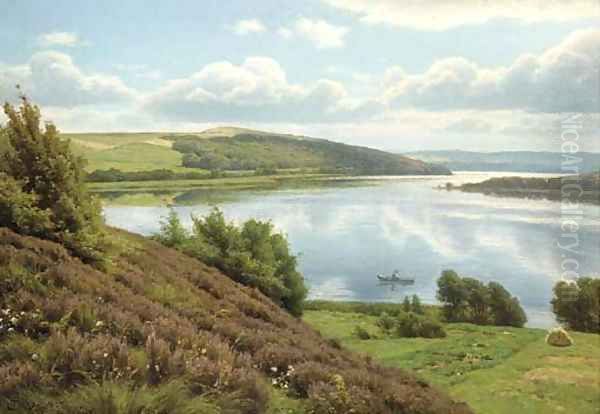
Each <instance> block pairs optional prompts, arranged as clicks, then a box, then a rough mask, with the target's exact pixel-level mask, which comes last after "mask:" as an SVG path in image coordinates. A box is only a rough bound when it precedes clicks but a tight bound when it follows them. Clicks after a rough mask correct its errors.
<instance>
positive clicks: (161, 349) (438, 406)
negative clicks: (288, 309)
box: [0, 229, 470, 414]
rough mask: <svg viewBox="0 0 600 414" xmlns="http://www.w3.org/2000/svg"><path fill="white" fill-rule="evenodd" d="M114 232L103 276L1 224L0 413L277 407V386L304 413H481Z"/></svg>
mask: <svg viewBox="0 0 600 414" xmlns="http://www.w3.org/2000/svg"><path fill="white" fill-rule="evenodd" d="M113 233H114V234H113V236H114V237H118V238H119V239H121V240H122V244H123V245H124V248H123V250H122V251H123V253H121V254H120V256H119V257H117V258H115V259H114V260H113V263H112V264H111V265H110V266H109V270H108V271H106V272H101V271H98V270H96V269H94V268H92V267H90V266H88V265H85V264H83V263H81V262H80V261H79V260H78V259H75V258H73V257H71V256H70V255H69V254H68V253H67V251H66V250H65V249H64V248H63V247H61V246H60V245H58V244H55V243H52V242H48V241H43V240H40V239H36V238H32V237H23V236H20V235H17V234H16V233H14V232H12V231H10V230H7V229H0V294H1V295H0V307H1V309H2V313H3V314H2V315H1V316H0V317H2V322H0V326H1V327H0V412H2V413H4V412H28V413H64V412H80V413H92V412H100V411H98V410H99V409H100V408H98V407H104V408H103V409H104V410H105V411H101V412H107V413H113V412H114V413H121V412H123V413H125V412H126V413H138V412H139V413H144V412H152V413H179V412H186V413H213V412H214V413H219V412H220V413H232V414H233V413H262V412H276V411H269V410H273V407H272V406H271V408H269V404H270V402H269V401H270V399H271V395H273V393H274V392H275V390H277V394H276V395H282V394H284V395H286V397H285V399H290V398H292V397H293V398H298V399H300V403H299V404H298V405H297V407H299V408H295V409H296V411H295V412H297V413H303V412H307V413H308V412H314V413H318V414H320V413H332V412H333V413H348V412H351V411H350V410H351V409H353V410H354V411H353V412H355V413H372V414H376V413H440V414H441V413H444V414H447V413H449V414H452V413H469V412H470V410H469V409H468V408H467V407H466V406H465V405H463V404H460V403H455V402H452V401H451V400H450V399H449V398H448V397H446V396H445V395H443V394H441V393H440V392H438V391H437V390H435V389H432V388H431V387H430V386H428V385H427V384H425V383H423V382H422V381H419V380H416V379H415V378H413V377H412V376H411V375H409V374H407V373H406V372H404V371H401V370H398V369H393V368H383V367H380V366H378V365H376V364H374V363H373V362H371V360H370V359H366V358H363V357H360V356H357V355H355V354H352V353H350V352H348V351H345V350H343V349H340V346H339V345H338V343H337V342H335V341H327V340H325V339H324V338H322V337H321V336H320V335H319V334H318V333H316V332H315V331H314V330H312V329H311V328H309V327H308V326H307V325H305V324H304V323H303V322H302V321H300V320H297V319H294V318H292V317H291V316H289V315H288V314H287V313H285V312H284V311H283V310H281V309H280V308H279V307H277V306H276V305H274V304H273V303H272V302H270V301H269V300H268V299H267V298H266V297H264V296H263V295H262V294H260V293H259V292H258V291H256V290H253V289H249V288H246V287H242V286H240V285H238V284H236V283H234V282H233V281H231V280H230V279H229V278H227V277H226V276H224V275H222V274H221V273H219V271H217V270H215V269H214V268H210V267H208V266H206V265H204V264H202V263H201V262H199V261H197V260H195V259H192V258H190V257H187V256H185V255H183V254H181V253H179V252H177V251H175V250H171V249H168V248H165V247H162V246H161V245H159V244H158V243H155V242H152V241H149V240H147V239H144V238H142V237H138V236H134V235H131V234H128V233H123V232H117V231H113ZM278 400H280V398H279V399H278ZM144 404H145V405H144ZM295 406H296V405H295ZM106 407H109V408H110V407H112V408H110V409H108V408H106ZM123 407H125V408H123ZM132 407H133V408H132ZM136 407H137V408H138V410H137V411H136ZM139 407H142V408H143V407H146V408H145V409H146V411H143V410H141V409H139ZM147 407H151V408H150V409H148V408H147ZM157 407H158V408H157ZM113 408H114V409H113ZM151 410H153V411H151ZM286 412H287V411H286Z"/></svg>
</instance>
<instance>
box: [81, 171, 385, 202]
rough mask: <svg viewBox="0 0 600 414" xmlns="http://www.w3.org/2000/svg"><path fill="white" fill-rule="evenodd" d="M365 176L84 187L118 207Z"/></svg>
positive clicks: (349, 183) (214, 198) (215, 198)
mask: <svg viewBox="0 0 600 414" xmlns="http://www.w3.org/2000/svg"><path fill="white" fill-rule="evenodd" d="M376 183H377V181H376V180H372V179H369V178H364V179H361V178H357V177H345V176H339V175H327V174H300V173H298V174H282V175H272V176H254V175H252V176H242V177H227V178H213V179H209V178H207V179H200V180H174V181H121V182H112V183H88V189H89V190H90V191H91V192H92V193H94V194H96V195H98V196H99V197H100V198H101V199H102V201H103V202H104V203H105V204H109V205H119V206H156V205H166V204H179V205H190V204H195V203H196V204H197V203H205V204H215V203H220V202H224V201H230V200H234V199H238V198H240V196H241V194H242V193H241V191H243V190H253V191H259V190H260V191H262V190H264V191H271V190H278V189H300V188H301V189H307V190H308V189H318V188H325V187H328V186H336V187H341V186H344V187H353V186H364V185H375V184H376Z"/></svg>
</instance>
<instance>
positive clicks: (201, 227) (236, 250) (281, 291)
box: [154, 208, 307, 316]
mask: <svg viewBox="0 0 600 414" xmlns="http://www.w3.org/2000/svg"><path fill="white" fill-rule="evenodd" d="M192 221H193V226H192V232H191V234H188V232H187V231H186V230H185V229H184V228H183V226H182V225H181V222H180V220H179V217H178V216H177V214H176V213H175V212H174V211H171V212H170V213H169V216H168V217H167V218H166V219H164V220H163V221H162V223H161V230H160V232H159V233H158V234H156V235H155V236H154V238H155V240H158V241H160V242H161V243H163V244H165V245H167V246H169V247H175V248H177V249H179V250H181V251H183V252H185V253H186V254H188V255H190V256H193V257H196V258H198V259H200V260H202V261H203V262H205V263H207V264H209V265H212V266H215V267H217V268H219V269H221V270H222V271H223V272H224V273H225V274H227V275H228V276H229V277H231V278H232V279H234V280H235V281H237V282H239V283H242V284H244V285H247V286H252V287H256V288H257V289H259V290H260V291H261V292H262V293H264V294H265V295H266V296H268V297H269V298H271V299H272V300H273V301H275V302H276V303H278V304H279V305H281V306H282V307H283V308H285V309H287V310H288V311H289V312H290V313H291V314H292V315H295V316H300V315H301V314H302V311H303V303H304V299H305V298H306V294H307V289H306V287H305V285H304V278H303V277H302V275H301V274H300V273H299V272H298V270H297V259H296V257H295V256H294V255H292V254H291V252H290V249H289V244H288V241H287V238H286V237H285V235H282V234H279V233H276V232H275V231H274V227H273V224H272V223H270V222H263V221H258V220H254V219H251V220H248V221H246V222H245V223H244V224H242V225H241V226H236V225H235V224H234V223H230V222H227V221H226V220H225V216H224V215H223V212H221V211H220V210H219V209H218V208H215V209H213V211H212V212H211V213H209V214H208V215H206V216H204V217H192Z"/></svg>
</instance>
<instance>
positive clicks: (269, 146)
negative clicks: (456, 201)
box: [165, 129, 450, 175]
mask: <svg viewBox="0 0 600 414" xmlns="http://www.w3.org/2000/svg"><path fill="white" fill-rule="evenodd" d="M229 132H230V133H229V134H228V135H219V134H218V133H216V132H215V131H214V130H209V131H205V132H204V133H203V134H200V136H198V135H188V136H185V135H184V136H173V137H170V136H167V137H165V139H169V140H172V141H173V149H174V150H176V151H179V152H181V153H183V154H184V156H183V165H184V166H186V167H192V168H203V169H208V170H213V169H220V170H254V169H257V168H276V169H295V168H298V169H299V168H309V169H319V170H322V171H338V172H346V173H351V174H359V175H408V174H415V175H417V174H418V175H429V174H450V171H449V170H448V169H446V168H444V167H441V166H438V165H435V164H430V163H425V162H422V161H418V160H413V159H411V158H408V157H405V156H402V155H397V154H391V153H388V152H384V151H380V150H376V149H372V148H367V147H359V146H354V145H347V144H343V143H339V142H334V141H329V140H325V139H317V138H310V137H303V136H295V135H284V134H274V133H268V132H259V131H241V132H240V131H238V130H235V129H233V130H232V129H230V130H229Z"/></svg>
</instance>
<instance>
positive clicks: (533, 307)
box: [104, 172, 600, 327]
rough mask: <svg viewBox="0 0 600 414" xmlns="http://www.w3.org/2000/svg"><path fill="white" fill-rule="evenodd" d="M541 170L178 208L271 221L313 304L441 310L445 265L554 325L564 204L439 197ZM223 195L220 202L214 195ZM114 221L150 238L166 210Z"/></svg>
mask: <svg viewBox="0 0 600 414" xmlns="http://www.w3.org/2000/svg"><path fill="white" fill-rule="evenodd" d="M507 175H520V176H543V175H542V174H522V173H521V174H511V173H472V172H469V173H456V174H455V175H454V176H452V177H432V176H428V177H385V178H380V179H376V180H374V181H373V182H360V181H357V182H356V185H348V183H347V182H345V183H343V184H342V183H340V184H339V185H337V184H336V183H330V184H329V185H327V186H324V187H318V188H308V189H306V188H287V189H286V188H282V189H278V190H268V191H266V190H252V191H235V192H233V191H227V190H224V191H217V192H215V191H214V190H213V191H210V192H207V191H201V190H197V191H193V192H190V193H185V194H181V195H179V196H178V197H177V198H176V200H177V204H176V205H175V207H174V208H175V210H176V211H177V213H178V214H179V215H180V216H181V218H182V221H183V222H184V223H185V224H186V225H188V226H189V225H191V220H190V214H199V215H201V214H203V213H206V212H207V211H208V210H209V209H210V206H211V204H218V205H219V206H220V207H221V208H222V210H223V211H224V212H225V214H226V216H227V217H228V218H231V219H233V220H235V221H238V222H239V221H243V220H246V219H248V218H252V217H254V218H260V219H270V220H272V222H273V223H274V224H275V226H276V227H277V228H278V229H279V230H280V231H282V232H284V233H286V234H287V235H288V237H289V241H290V243H291V247H292V250H293V251H294V252H295V253H297V254H299V255H300V260H299V264H300V269H301V271H302V273H303V274H304V276H305V278H306V280H307V282H308V285H309V287H310V298H313V299H332V300H365V301H395V302H397V301H401V300H402V299H403V298H404V296H405V295H412V294H417V295H419V296H420V297H421V299H422V300H423V302H425V303H435V292H436V279H437V278H438V277H439V275H440V273H441V271H442V270H444V269H454V270H456V271H457V272H458V273H459V274H461V275H463V276H471V277H475V278H477V279H480V280H482V281H489V280H496V281H499V282H501V283H502V284H503V285H504V286H505V287H506V288H507V289H509V290H510V291H511V292H512V293H513V294H514V295H516V296H518V297H519V298H520V300H521V303H522V305H523V306H524V308H525V310H526V312H527V316H528V318H529V323H528V326H533V327H548V326H551V325H553V324H555V322H554V318H553V315H552V313H551V311H550V306H549V301H550V299H551V297H552V286H553V285H554V283H555V282H556V281H557V280H559V279H560V275H561V273H562V270H561V262H562V254H563V251H562V250H561V249H560V248H559V247H558V245H557V242H558V240H559V237H560V236H561V234H562V230H561V222H562V218H561V204H560V203H559V202H554V201H545V200H525V199H516V198H498V197H492V196H487V195H483V194H468V193H462V192H459V191H445V190H440V189H437V187H438V186H441V185H444V184H445V183H446V182H452V183H453V184H455V185H460V184H461V183H464V182H479V181H483V180H484V179H487V178H490V177H492V176H507ZM215 194H218V197H215ZM581 210H582V212H583V214H582V217H581V218H580V219H579V226H580V227H579V231H578V236H579V246H578V251H579V252H580V254H579V256H578V259H577V260H578V262H579V266H580V268H579V271H580V274H581V275H593V274H596V275H597V274H598V271H599V269H600V255H599V254H598V248H599V245H600V226H599V224H600V219H599V214H598V207H597V206H592V205H583V206H581ZM104 211H105V217H106V220H107V222H108V224H110V225H113V226H116V227H120V228H123V229H126V230H129V231H132V232H137V233H141V234H145V235H149V234H152V233H154V232H156V231H157V230H158V228H159V220H160V217H161V216H164V215H166V214H167V212H168V209H167V207H165V206H155V207H152V206H150V207H148V206H140V207H137V206H130V205H128V206H114V205H107V206H106V207H105V210H104ZM394 269H399V270H400V271H401V273H403V274H405V275H408V276H412V277H414V278H415V279H416V281H415V284H414V285H412V286H398V285H396V286H390V285H380V284H379V283H378V282H377V280H376V274H377V273H383V274H390V273H391V272H392V271H393V270H394Z"/></svg>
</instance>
